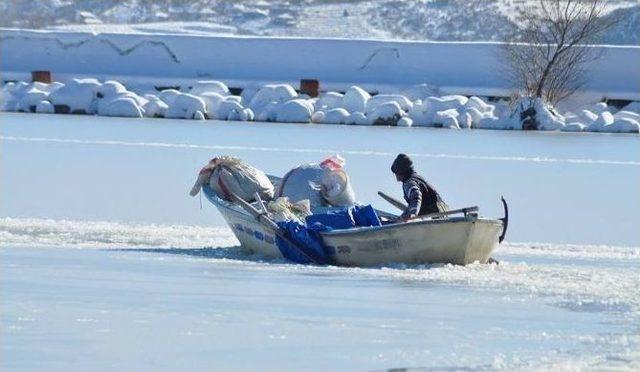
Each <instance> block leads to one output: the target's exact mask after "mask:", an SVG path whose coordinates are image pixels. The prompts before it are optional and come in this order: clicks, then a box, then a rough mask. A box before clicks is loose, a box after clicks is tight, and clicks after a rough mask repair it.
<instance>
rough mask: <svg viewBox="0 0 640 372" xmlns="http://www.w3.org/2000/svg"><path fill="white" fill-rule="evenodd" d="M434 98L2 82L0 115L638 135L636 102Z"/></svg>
mask: <svg viewBox="0 0 640 372" xmlns="http://www.w3.org/2000/svg"><path fill="white" fill-rule="evenodd" d="M427 87H428V88H427ZM437 91H438V89H437V88H434V87H431V86H426V85H418V86H415V87H412V88H408V89H405V90H403V91H400V92H395V93H388V94H377V95H373V96H372V95H371V94H369V93H368V92H367V91H366V90H364V89H363V88H361V87H358V86H352V87H350V88H349V89H348V90H347V91H346V92H345V93H344V94H342V93H339V92H332V91H329V92H323V93H322V94H320V96H319V97H317V98H310V97H308V96H306V95H300V94H298V92H297V91H296V90H295V89H294V88H293V87H292V86H291V85H288V84H265V85H262V86H252V87H251V88H249V89H248V91H246V92H244V91H243V92H242V93H241V94H240V95H232V94H231V93H230V91H229V89H228V87H227V85H226V84H224V83H223V82H220V81H212V80H211V81H198V82H196V83H195V84H193V85H192V86H191V87H188V88H185V91H180V90H176V89H164V90H162V91H159V92H158V91H146V92H140V94H138V93H136V92H133V91H130V90H128V89H127V87H126V86H125V85H123V84H121V83H120V82H117V81H113V80H109V81H106V82H103V83H101V82H99V81H98V80H96V79H72V80H71V81H69V82H68V83H67V84H62V83H59V82H56V83H52V84H43V83H38V82H36V83H30V84H28V83H25V82H18V83H8V84H5V85H4V86H3V87H2V91H1V94H0V103H1V108H2V110H4V111H25V112H39V113H53V112H56V113H75V114H97V115H102V116H122V117H164V118H171V119H195V120H205V119H215V120H237V121H254V120H255V121H275V122H284V123H318V124H348V125H387V126H400V127H437V128H451V129H468V128H476V129H507V130H514V129H515V130H544V131H567V132H582V131H589V132H609V133H639V132H640V102H632V103H630V104H628V105H627V106H625V107H623V108H622V109H621V110H618V109H616V108H615V107H613V106H608V105H607V103H605V102H599V103H595V104H591V105H587V106H584V107H581V108H579V109H578V110H574V111H573V112H566V113H565V114H564V115H563V114H560V113H559V112H558V111H557V109H555V108H553V107H551V106H550V105H548V104H546V103H545V102H543V101H542V100H541V99H531V98H527V97H522V98H520V99H518V100H517V101H516V102H513V103H511V104H508V103H507V102H506V101H498V102H490V101H489V100H488V99H484V98H482V97H478V96H471V97H467V96H462V95H446V96H426V97H425V96H423V95H424V94H427V93H429V92H437ZM405 92H409V93H410V94H406V93H405ZM416 97H421V98H416Z"/></svg>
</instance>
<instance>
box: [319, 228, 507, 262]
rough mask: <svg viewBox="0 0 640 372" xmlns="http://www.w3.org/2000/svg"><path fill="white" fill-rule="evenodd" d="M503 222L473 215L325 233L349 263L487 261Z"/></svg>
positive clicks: (340, 258)
mask: <svg viewBox="0 0 640 372" xmlns="http://www.w3.org/2000/svg"><path fill="white" fill-rule="evenodd" d="M501 230H502V222H501V221H499V220H488V219H481V218H476V217H473V216H468V217H459V218H448V219H443V220H425V221H415V222H409V223H402V224H394V225H385V226H382V227H377V228H360V229H353V230H338V231H333V232H330V233H324V234H323V235H322V237H323V240H324V243H325V245H327V246H328V247H330V249H333V250H334V251H335V256H334V259H335V262H336V263H337V264H339V265H346V266H375V265H385V264H392V263H407V264H421V263H451V264H456V265H467V264H470V263H473V262H480V263H486V262H487V261H488V260H489V257H490V256H491V253H492V252H493V250H494V248H495V247H496V245H497V244H498V236H499V235H500V232H501Z"/></svg>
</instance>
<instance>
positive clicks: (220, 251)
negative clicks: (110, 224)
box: [107, 246, 286, 263]
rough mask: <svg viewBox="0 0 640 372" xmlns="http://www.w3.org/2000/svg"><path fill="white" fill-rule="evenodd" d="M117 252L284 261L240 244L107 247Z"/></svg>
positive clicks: (272, 261) (253, 260)
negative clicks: (254, 251) (251, 251)
mask: <svg viewBox="0 0 640 372" xmlns="http://www.w3.org/2000/svg"><path fill="white" fill-rule="evenodd" d="M107 250H108V251H118V252H142V253H160V254H171V255H178V256H190V257H198V258H207V259H226V260H236V261H250V262H265V263H286V261H285V260H283V259H273V258H269V257H265V256H263V255H260V254H252V253H249V252H247V251H245V250H243V249H242V248H241V247H240V246H233V247H204V248H121V249H107Z"/></svg>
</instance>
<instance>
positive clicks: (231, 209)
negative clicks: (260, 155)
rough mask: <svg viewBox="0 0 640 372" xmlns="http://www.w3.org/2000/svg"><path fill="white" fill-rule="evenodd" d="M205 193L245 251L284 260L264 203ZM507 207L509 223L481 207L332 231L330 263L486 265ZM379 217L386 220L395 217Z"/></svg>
mask: <svg viewBox="0 0 640 372" xmlns="http://www.w3.org/2000/svg"><path fill="white" fill-rule="evenodd" d="M270 178H272V179H274V180H278V178H276V177H270ZM203 192H204V194H205V196H206V198H207V199H208V200H209V201H210V202H211V203H212V204H213V205H215V206H216V207H217V208H218V210H219V211H220V213H221V214H222V216H223V217H224V219H225V220H226V222H227V223H228V224H229V226H230V227H231V229H232V230H233V233H234V234H235V236H236V237H237V238H238V240H239V241H240V243H241V246H242V247H243V248H244V249H246V250H247V251H249V252H256V253H260V254H262V255H265V256H267V257H283V256H282V253H281V251H280V249H279V248H278V245H277V244H276V236H277V235H279V236H283V235H282V231H279V230H278V227H277V225H275V224H274V223H273V222H272V221H271V223H264V218H265V217H264V213H257V211H258V210H259V209H260V206H259V203H256V204H255V205H253V206H252V205H247V204H248V203H246V202H243V201H242V200H240V201H239V202H240V203H231V202H228V201H226V200H223V199H221V198H220V197H218V195H216V194H215V192H214V191H213V190H212V189H211V188H210V187H209V186H208V185H205V186H204V187H203ZM245 203H246V204H245ZM242 204H245V205H244V206H243V205H242ZM503 205H504V208H505V217H504V218H501V219H488V218H482V217H480V216H479V215H478V213H477V211H478V209H477V207H471V208H463V209H459V210H455V211H451V212H446V213H441V214H437V215H430V216H426V217H424V218H417V219H414V220H411V221H409V222H400V223H392V222H387V223H386V224H383V225H382V226H370V227H355V228H351V229H343V230H332V231H326V232H322V233H320V235H321V238H322V241H323V245H324V247H325V249H326V251H327V253H328V255H329V257H330V261H329V263H331V264H335V265H341V266H380V265H388V264H397V263H405V264H427V263H451V264H456V265H467V264H470V263H473V262H479V263H486V262H487V261H489V260H490V257H491V253H492V252H493V250H494V249H495V247H496V246H497V245H498V244H499V242H501V241H502V239H503V238H504V235H505V233H506V227H507V224H508V210H507V205H506V202H504V199H503ZM377 212H378V213H379V214H380V215H381V216H383V217H386V218H391V217H392V216H393V215H392V214H391V213H387V212H383V211H377ZM267 220H268V218H267ZM285 238H286V237H285Z"/></svg>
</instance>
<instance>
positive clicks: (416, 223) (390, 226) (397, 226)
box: [320, 217, 502, 236]
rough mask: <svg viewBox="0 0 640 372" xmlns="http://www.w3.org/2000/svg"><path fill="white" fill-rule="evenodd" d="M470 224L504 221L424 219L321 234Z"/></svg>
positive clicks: (495, 223)
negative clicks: (445, 224)
mask: <svg viewBox="0 0 640 372" xmlns="http://www.w3.org/2000/svg"><path fill="white" fill-rule="evenodd" d="M469 222H471V223H474V222H480V223H482V224H491V225H502V221H500V220H497V219H491V218H477V217H450V218H446V219H424V220H421V221H408V222H405V223H391V224H387V225H381V226H359V227H353V228H350V229H340V230H331V231H323V232H321V233H320V235H321V236H325V235H326V236H337V235H356V234H360V233H367V232H373V231H384V230H400V229H406V228H409V227H413V226H433V225H440V224H444V223H469Z"/></svg>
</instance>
